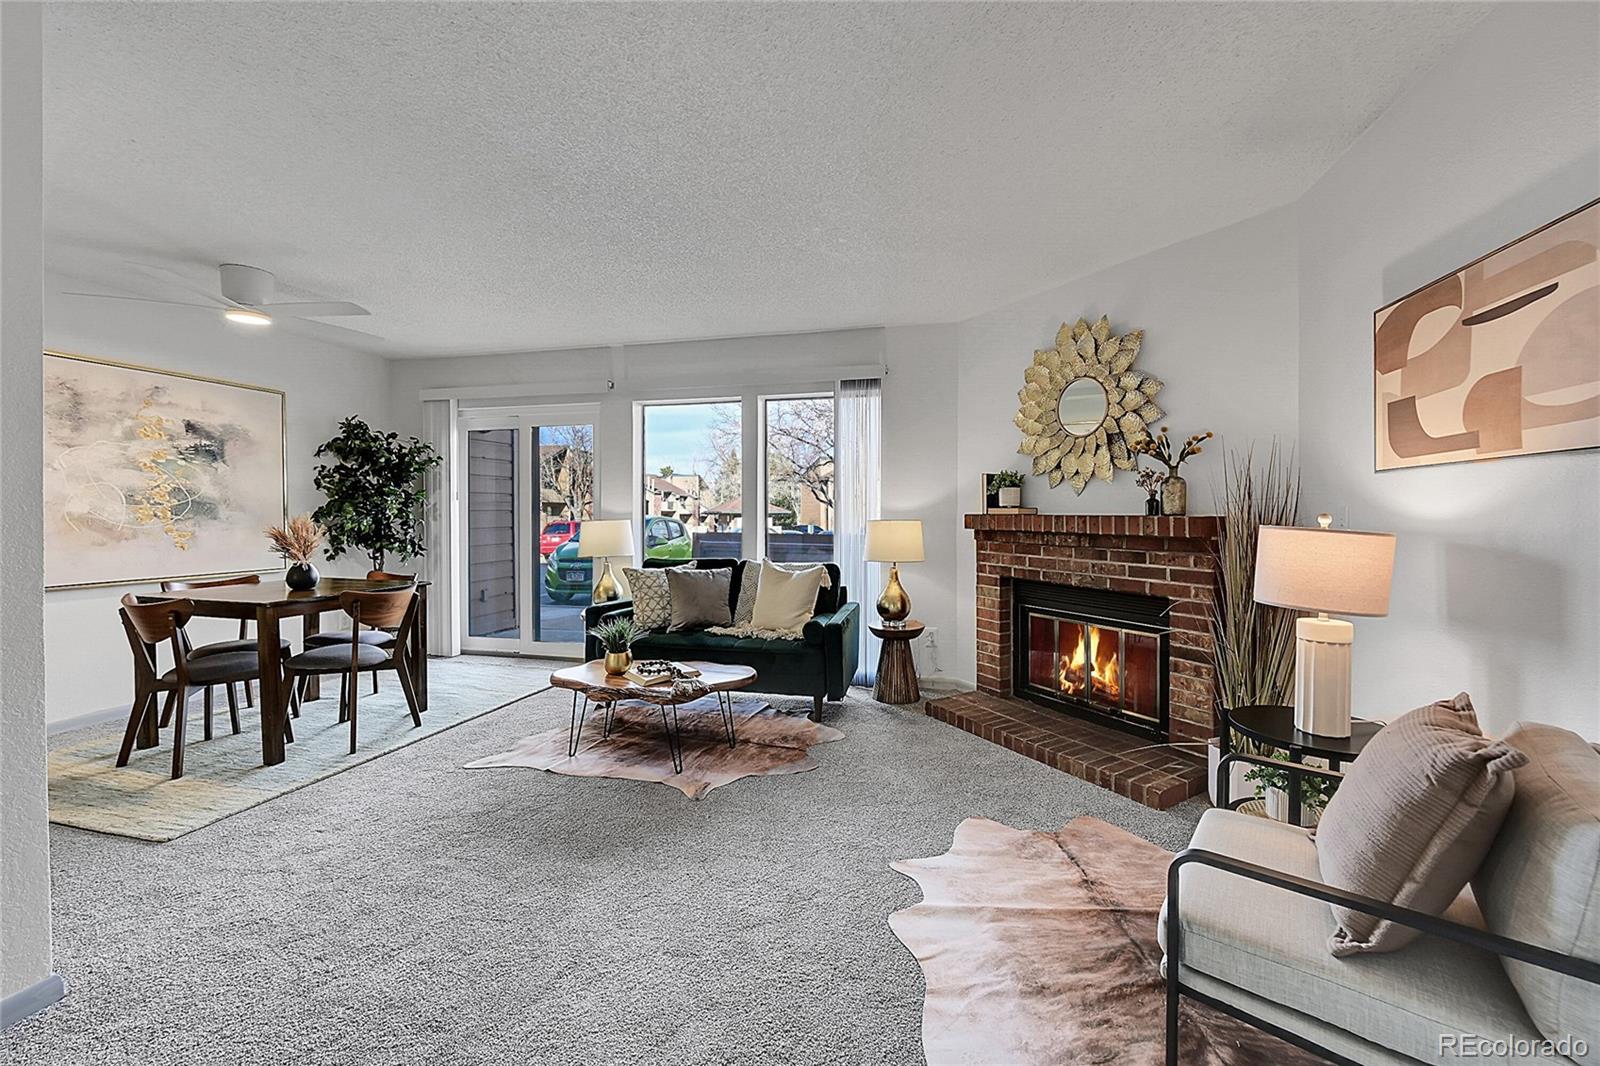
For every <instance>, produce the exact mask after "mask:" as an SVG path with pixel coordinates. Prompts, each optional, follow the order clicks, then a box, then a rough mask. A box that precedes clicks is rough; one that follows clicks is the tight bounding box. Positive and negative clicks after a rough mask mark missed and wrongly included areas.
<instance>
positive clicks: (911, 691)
mask: <svg viewBox="0 0 1600 1066" xmlns="http://www.w3.org/2000/svg"><path fill="white" fill-rule="evenodd" d="M867 628H868V629H870V630H872V635H873V636H875V637H877V638H878V639H879V640H881V641H883V649H882V650H881V651H879V652H878V683H877V684H876V685H874V686H872V698H873V699H875V700H877V701H878V702H879V703H916V702H917V701H918V700H920V699H921V698H922V691H921V690H920V689H918V688H917V663H916V660H915V659H913V658H912V657H911V642H912V641H913V640H916V639H917V638H918V637H920V636H922V630H923V629H924V628H925V627H924V626H923V624H922V623H921V622H919V621H917V620H916V619H915V618H907V619H906V622H905V625H904V626H903V627H900V626H896V627H894V628H890V627H889V626H885V625H875V626H874V625H869V626H868V627H867Z"/></svg>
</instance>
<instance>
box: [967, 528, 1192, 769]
mask: <svg viewBox="0 0 1600 1066" xmlns="http://www.w3.org/2000/svg"><path fill="white" fill-rule="evenodd" d="M1220 523H1221V519H1219V518H1216V517H1214V516H1194V517H1185V518H1167V517H1158V518H1150V517H1144V516H1141V515H995V514H969V515H967V517H966V525H967V528H968V529H970V530H972V531H973V533H974V535H975V536H976V538H977V547H978V601H977V608H978V617H977V644H978V648H977V651H978V676H977V681H978V689H979V691H980V692H984V693H987V694H989V695H994V696H1010V695H1011V676H1012V675H1011V636H1012V634H1011V583H1012V582H1013V581H1015V580H1018V579H1021V580H1027V581H1048V582H1054V583H1057V584H1065V585H1077V586H1080V587H1083V588H1096V589H1111V590H1113V591H1116V592H1135V593H1140V594H1142V595H1147V596H1165V597H1167V598H1168V599H1170V600H1172V601H1173V607H1172V614H1171V622H1172V633H1171V639H1170V656H1171V663H1170V669H1171V685H1170V692H1169V705H1170V721H1169V724H1168V728H1169V731H1170V733H1171V737H1172V739H1173V740H1174V741H1179V740H1191V741H1193V740H1200V741H1203V740H1206V739H1208V738H1210V737H1212V736H1214V735H1215V733H1216V719H1215V711H1214V706H1215V701H1214V698H1213V693H1214V690H1215V684H1216V668H1215V661H1216V660H1215V650H1214V646H1213V644H1212V640H1211V625H1210V621H1209V618H1210V615H1209V612H1210V609H1211V602H1212V597H1213V595H1214V593H1213V588H1214V585H1215V573H1216V563H1215V558H1214V550H1215V542H1216V538H1217V532H1218V529H1219V527H1220ZM1046 713H1048V712H1046Z"/></svg>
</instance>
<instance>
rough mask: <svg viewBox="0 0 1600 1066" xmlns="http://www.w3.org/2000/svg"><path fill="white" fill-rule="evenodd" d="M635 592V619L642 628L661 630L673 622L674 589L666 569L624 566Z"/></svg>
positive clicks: (631, 588) (623, 569)
mask: <svg viewBox="0 0 1600 1066" xmlns="http://www.w3.org/2000/svg"><path fill="white" fill-rule="evenodd" d="M622 576H623V577H624V578H625V579H626V580H627V582H628V588H629V590H630V591H631V592H632V593H633V620H634V623H635V624H636V625H638V627H639V628H640V629H649V630H653V631H660V630H663V629H665V628H667V626H669V625H671V624H672V590H671V588H670V587H669V586H668V585H667V571H665V570H635V569H634V568H633V567H631V566H625V567H623V568H622Z"/></svg>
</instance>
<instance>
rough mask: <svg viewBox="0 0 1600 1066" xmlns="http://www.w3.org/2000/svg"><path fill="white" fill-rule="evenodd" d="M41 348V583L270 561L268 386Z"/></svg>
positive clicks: (226, 569) (275, 562) (279, 440)
mask: <svg viewBox="0 0 1600 1066" xmlns="http://www.w3.org/2000/svg"><path fill="white" fill-rule="evenodd" d="M44 354H45V367H44V371H45V373H44V467H45V468H44V534H45V535H44V541H45V587H46V588H52V589H59V588H80V587H88V586H95V585H122V584H134V583H142V582H149V581H157V580H162V579H166V578H190V577H201V576H221V575H226V574H243V573H259V572H262V571H268V570H278V569H281V568H282V566H283V563H282V560H281V559H279V558H278V556H277V555H275V554H274V553H273V552H271V551H269V550H268V549H267V542H266V538H265V537H264V536H262V531H263V530H264V529H265V528H266V527H267V526H269V525H279V524H281V523H282V522H283V521H284V519H285V516H286V512H287V488H286V484H285V464H284V447H285V398H284V394H283V393H282V392H281V391H280V390H278V389H267V388H261V387H259V386H256V385H241V384H237V383H235V382H230V381H221V380H218V379H215V378H206V377H200V376H198V375H194V374H180V373H177V372H174V371H166V370H153V369H151V368H149V367H142V366H134V365H131V364H128V363H118V362H113V361H110V360H106V359H94V358H90V357H88V356H82V355H71V354H68V353H65V352H51V351H47V352H45V353H44Z"/></svg>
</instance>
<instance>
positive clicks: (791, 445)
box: [767, 396, 834, 520]
mask: <svg viewBox="0 0 1600 1066" xmlns="http://www.w3.org/2000/svg"><path fill="white" fill-rule="evenodd" d="M767 484H768V485H769V486H771V488H769V490H768V492H769V494H770V496H771V498H772V499H773V500H774V501H776V500H777V499H778V497H779V496H780V495H782V494H784V493H785V492H786V490H791V489H793V490H797V491H801V492H806V493H809V494H810V495H811V497H812V498H813V499H815V500H816V501H817V502H818V503H820V504H822V505H823V507H824V508H826V509H827V510H828V511H830V512H831V511H832V509H833V504H834V479H833V398H832V397H831V396H812V397H806V398H805V399H799V400H769V401H768V402H767ZM798 502H799V501H795V503H796V505H798ZM796 518H797V520H798V513H797V514H796Z"/></svg>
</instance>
